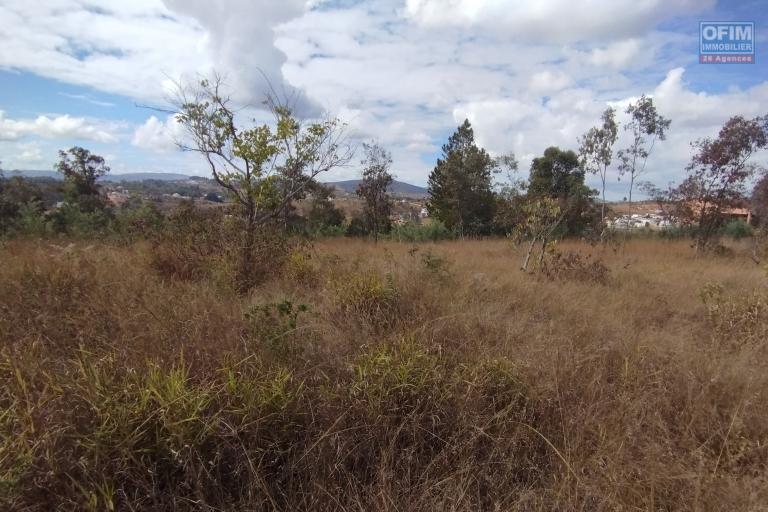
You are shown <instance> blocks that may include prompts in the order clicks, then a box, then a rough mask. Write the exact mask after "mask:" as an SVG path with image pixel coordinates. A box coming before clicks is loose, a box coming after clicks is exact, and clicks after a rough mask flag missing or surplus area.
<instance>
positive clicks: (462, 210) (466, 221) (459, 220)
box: [427, 120, 496, 235]
mask: <svg viewBox="0 0 768 512" xmlns="http://www.w3.org/2000/svg"><path fill="white" fill-rule="evenodd" d="M495 170H496V162H495V161H494V160H493V159H492V158H491V157H490V155H488V153H487V152H486V151H485V150H484V149H482V148H479V147H478V146H477V145H476V144H475V136H474V132H473V130H472V126H471V125H470V124H469V121H468V120H465V121H464V123H463V124H462V125H461V126H459V127H458V129H457V130H456V132H455V133H454V134H453V135H451V137H450V138H449V139H448V143H447V144H445V145H443V154H442V157H441V158H439V159H438V160H437V165H436V166H435V168H434V170H433V171H432V173H431V174H430V175H429V196H430V197H429V201H428V202H427V210H428V211H429V215H430V217H432V218H435V219H437V220H439V221H441V222H443V223H444V224H445V226H446V227H448V228H449V229H451V230H454V231H456V232H458V233H459V234H461V235H463V234H465V233H466V234H484V233H487V232H488V231H489V230H490V227H491V223H492V221H493V215H494V208H495V200H494V193H493V188H492V174H493V172H494V171H495Z"/></svg>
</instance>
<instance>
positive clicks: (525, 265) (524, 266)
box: [520, 237, 537, 272]
mask: <svg viewBox="0 0 768 512" xmlns="http://www.w3.org/2000/svg"><path fill="white" fill-rule="evenodd" d="M536 240H537V239H536V237H533V239H531V243H530V244H528V251H527V252H526V253H525V258H524V259H523V264H522V266H521V267H520V270H522V271H523V272H525V271H527V270H528V261H530V259H531V253H532V252H533V246H534V244H535V243H536Z"/></svg>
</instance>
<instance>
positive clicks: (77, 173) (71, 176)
mask: <svg viewBox="0 0 768 512" xmlns="http://www.w3.org/2000/svg"><path fill="white" fill-rule="evenodd" d="M56 170H57V171H58V172H59V173H61V175H62V176H63V177H64V197H65V199H66V202H67V203H68V204H69V205H70V206H72V207H76V208H77V209H78V210H80V211H82V212H84V213H93V212H96V211H98V210H103V209H104V208H105V207H106V203H105V201H104V198H103V197H102V196H101V194H100V193H99V185H98V183H97V180H98V179H99V178H101V177H102V176H104V175H106V174H107V173H108V172H109V167H107V165H106V164H105V162H104V158H103V157H100V156H99V155H95V154H93V153H91V152H90V151H88V150H87V149H85V148H81V147H78V146H74V147H71V148H69V149H68V150H67V151H59V162H58V163H57V164H56Z"/></svg>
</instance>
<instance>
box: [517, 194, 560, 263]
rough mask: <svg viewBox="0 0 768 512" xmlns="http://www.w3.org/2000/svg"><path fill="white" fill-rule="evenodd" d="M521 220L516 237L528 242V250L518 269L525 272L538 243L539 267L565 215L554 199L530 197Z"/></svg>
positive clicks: (524, 206)
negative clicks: (539, 246) (539, 243)
mask: <svg viewBox="0 0 768 512" xmlns="http://www.w3.org/2000/svg"><path fill="white" fill-rule="evenodd" d="M523 218H524V221H523V222H522V223H521V224H520V226H519V228H518V231H517V233H516V237H517V238H519V239H523V238H527V239H528V240H529V243H528V250H527V251H526V252H525V256H524V258H523V262H522V264H521V265H520V269H521V270H522V271H524V272H525V271H527V270H528V263H529V262H530V259H531V254H532V253H533V250H534V249H535V247H536V243H537V242H539V241H540V242H541V250H540V252H539V258H538V264H539V265H541V262H542V260H543V259H544V253H545V252H546V249H547V245H548V244H549V243H550V241H551V240H552V237H553V235H554V233H555V231H556V230H557V228H558V226H560V224H561V223H562V222H563V219H564V218H565V214H564V212H563V211H562V210H561V209H560V205H559V204H558V202H557V200H556V199H554V198H551V197H547V196H543V197H535V196H532V197H529V198H528V200H527V201H526V202H525V204H524V205H523Z"/></svg>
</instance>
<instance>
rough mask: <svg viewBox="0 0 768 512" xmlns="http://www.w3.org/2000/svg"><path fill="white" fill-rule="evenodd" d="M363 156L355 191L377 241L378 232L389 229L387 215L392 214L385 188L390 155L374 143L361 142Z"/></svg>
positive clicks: (388, 173) (390, 161)
mask: <svg viewBox="0 0 768 512" xmlns="http://www.w3.org/2000/svg"><path fill="white" fill-rule="evenodd" d="M363 150H364V152H365V158H364V159H363V161H362V162H361V163H362V164H363V179H362V180H361V182H360V184H359V185H358V187H357V190H356V193H357V195H358V196H359V197H361V198H362V199H363V200H364V201H365V205H364V207H363V216H364V217H365V223H366V224H367V227H368V229H369V230H370V231H371V232H372V233H373V239H374V240H375V241H377V242H378V240H379V233H381V232H385V231H388V230H389V227H390V222H389V216H390V215H391V214H392V198H391V197H390V196H389V194H388V192H387V189H388V188H389V186H390V185H391V184H392V180H393V178H392V174H391V173H390V167H391V166H392V155H391V154H390V153H389V151H387V150H386V149H384V148H383V147H381V146H380V145H378V144H376V143H370V144H366V143H363Z"/></svg>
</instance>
